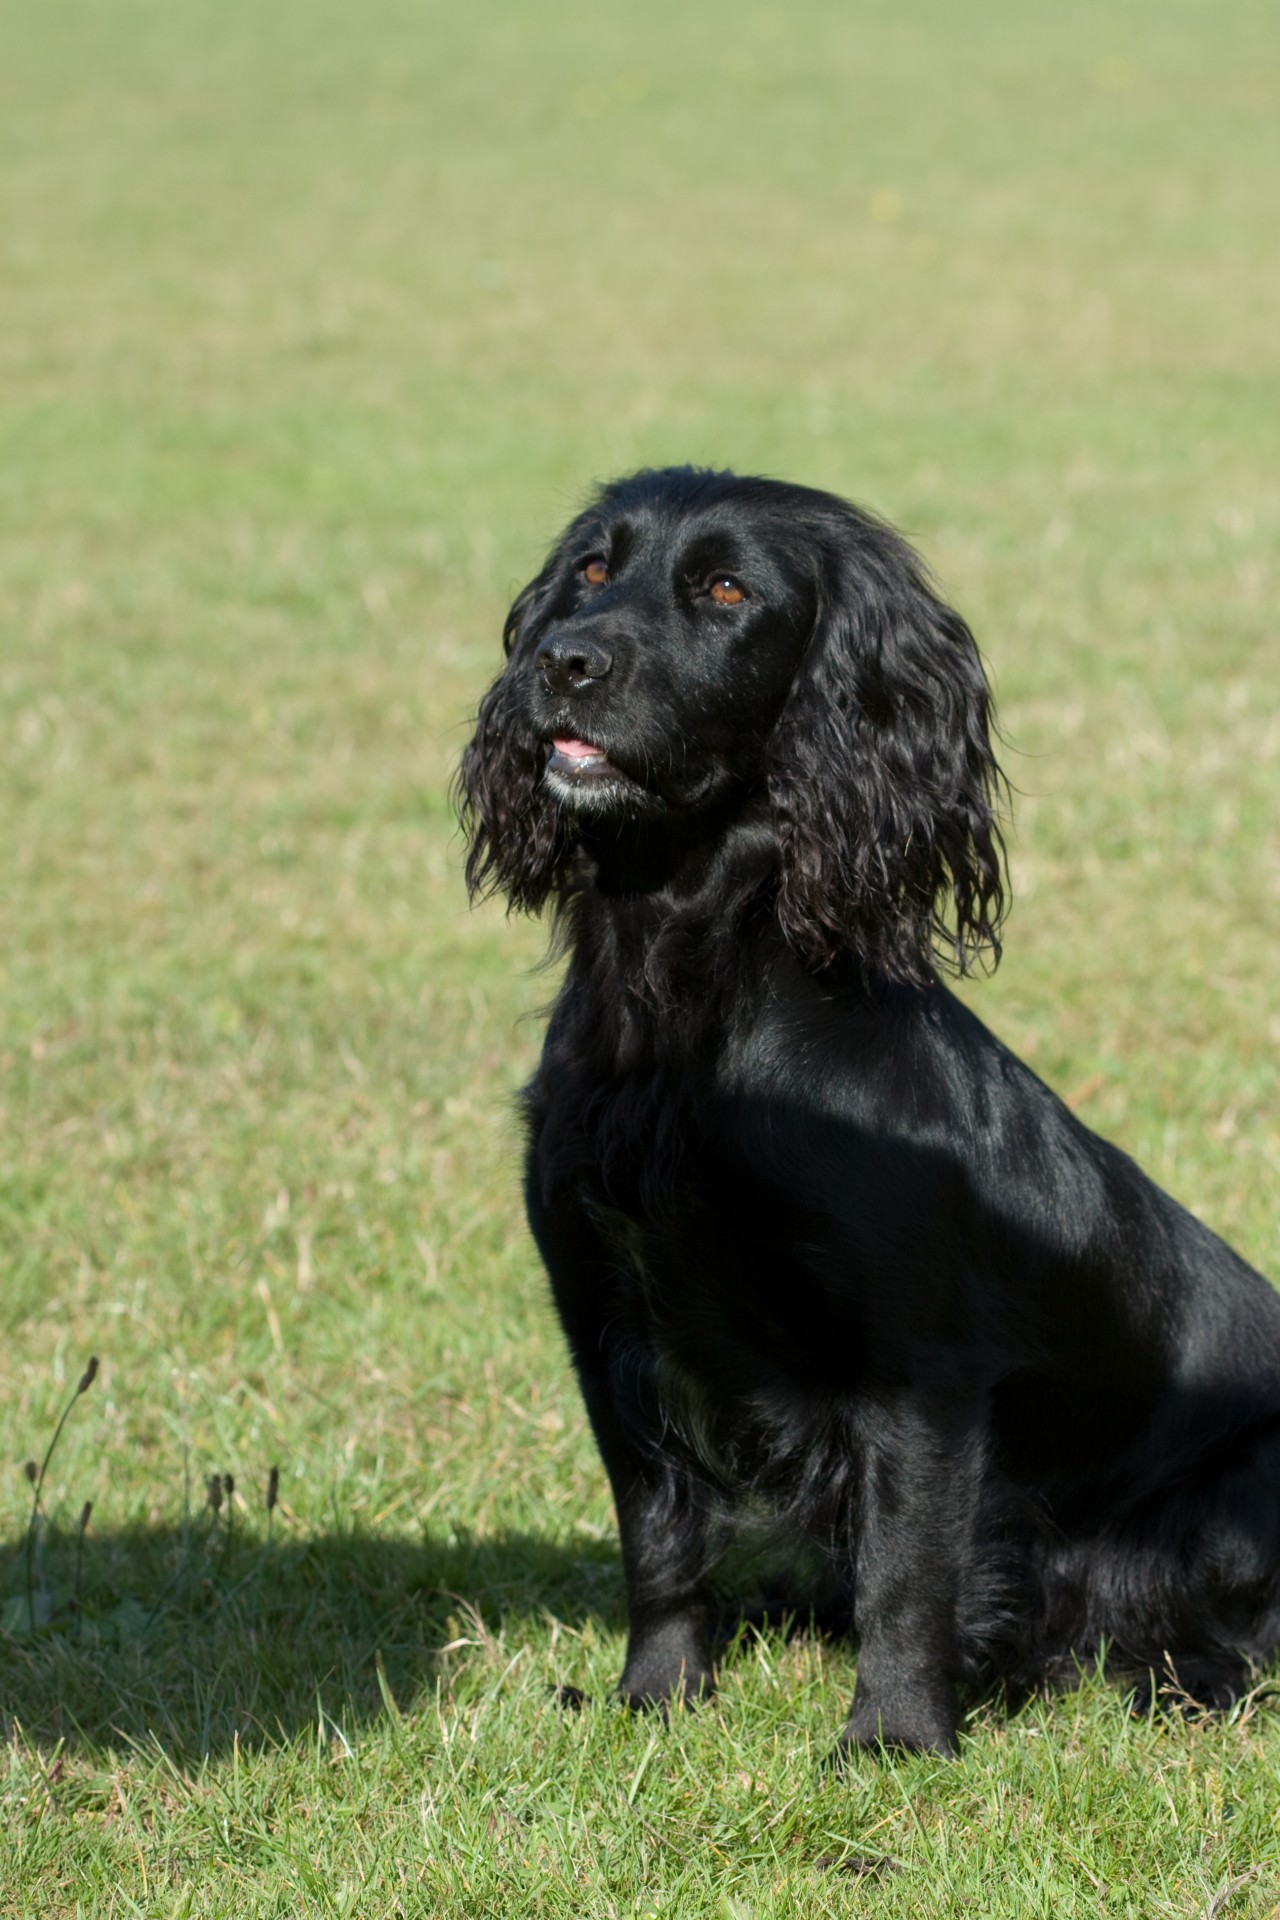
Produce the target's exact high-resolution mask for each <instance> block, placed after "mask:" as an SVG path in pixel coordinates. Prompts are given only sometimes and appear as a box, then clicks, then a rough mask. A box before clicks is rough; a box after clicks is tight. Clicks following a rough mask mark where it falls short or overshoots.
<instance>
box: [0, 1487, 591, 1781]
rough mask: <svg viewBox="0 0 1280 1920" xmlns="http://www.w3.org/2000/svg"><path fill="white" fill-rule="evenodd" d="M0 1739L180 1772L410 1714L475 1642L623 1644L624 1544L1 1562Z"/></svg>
mask: <svg viewBox="0 0 1280 1920" xmlns="http://www.w3.org/2000/svg"><path fill="white" fill-rule="evenodd" d="M0 1577H2V1580H3V1585H2V1588H0V1723H2V1724H5V1725H6V1727H7V1729H8V1730H12V1729H14V1728H15V1727H16V1728H18V1729H20V1730H21V1733H22V1734H23V1735H24V1736H25V1737H26V1738H27V1739H30V1740H35V1741H37V1742H39V1743H40V1744H41V1745H42V1746H47V1745H48V1744H49V1743H52V1742H55V1741H58V1740H62V1741H65V1742H67V1743H68V1744H69V1745H71V1746H73V1747H74V1746H82V1745H83V1746H88V1747H93V1748H99V1749H100V1748H102V1747H104V1746H117V1747H118V1746H120V1745H121V1744H129V1743H152V1742H154V1741H158V1742H159V1743H160V1745H161V1746H163V1748H164V1749H165V1751H166V1752H168V1753H169V1754H170V1755H171V1756H172V1757H173V1758H175V1759H181V1760H190V1759H194V1758H198V1757H200V1756H202V1755H205V1754H217V1753H218V1752H221V1751H225V1750H227V1749H229V1748H230V1746H231V1745H232V1743H233V1741H238V1742H239V1744H240V1745H241V1747H245V1746H246V1745H254V1744H259V1743H270V1742H272V1741H276V1740H279V1739H280V1738H282V1737H286V1738H287V1737H290V1736H292V1735H295V1734H297V1733H299V1732H300V1731H301V1730H302V1729H303V1728H304V1727H312V1728H314V1727H316V1726H317V1725H323V1724H324V1723H325V1721H326V1720H327V1721H328V1723H329V1725H330V1726H331V1728H333V1729H334V1730H336V1733H337V1736H338V1737H340V1735H341V1733H342V1732H345V1731H350V1730H351V1729H352V1728H353V1727H354V1726H355V1725H356V1724H358V1723H359V1721H361V1720H362V1719H366V1718H369V1717H371V1716H375V1715H377V1714H380V1713H385V1712H387V1711H388V1699H387V1696H388V1694H389V1695H390V1698H391V1701H392V1702H394V1703H397V1704H398V1705H400V1706H402V1707H404V1708H405V1709H408V1708H410V1707H411V1706H412V1705H413V1704H415V1703H417V1702H420V1701H421V1700H422V1699H423V1697H424V1694H428V1693H430V1691H431V1690H432V1689H433V1687H434V1685H435V1682H436V1679H437V1677H438V1676H439V1675H440V1674H441V1673H442V1672H447V1663H448V1662H449V1661H450V1660H453V1661H455V1662H456V1661H457V1659H458V1657H459V1654H460V1652H461V1650H462V1649H464V1648H465V1646H466V1645H467V1643H468V1642H471V1643H477V1642H484V1641H485V1640H486V1639H488V1640H490V1641H496V1640H501V1639H502V1638H503V1637H507V1638H510V1639H512V1640H515V1639H516V1638H517V1637H518V1635H519V1634H520V1633H521V1632H522V1630H523V1624H524V1623H525V1622H527V1621H530V1620H533V1621H540V1620H549V1619H555V1620H558V1621H560V1622H561V1623H562V1624H563V1625H564V1626H567V1627H570V1628H572V1629H575V1630H579V1629H581V1628H582V1627H584V1626H585V1625H586V1623H587V1622H589V1621H590V1622H594V1623H595V1624H596V1625H597V1626H599V1627H600V1628H601V1629H602V1630H607V1631H614V1630H617V1629H619V1628H620V1627H621V1626H622V1625H623V1624H624V1621H625V1607H624V1595H623V1585H622V1572H621V1566H620V1563H619V1557H618V1551H617V1547H616V1545H615V1544H614V1543H613V1542H611V1541H608V1540H605V1541H595V1540H590V1539H579V1538H576V1537H575V1538H571V1539H569V1540H566V1541H563V1542H555V1541H550V1540H545V1539H540V1538H536V1537H534V1536H532V1535H529V1534H521V1533H506V1534H497V1535H493V1536H489V1537H485V1538H476V1539H468V1538H466V1537H465V1536H462V1537H457V1536H455V1537H452V1538H449V1539H447V1540H445V1539H433V1538H431V1537H430V1536H429V1535H428V1536H426V1537H418V1538H399V1537H396V1536H392V1535H384V1534H376V1533H371V1534H356V1533H352V1532H346V1531H336V1532H333V1533H330V1534H321V1535H316V1536H311V1537H308V1538H306V1539H304V1540H299V1539H297V1538H296V1537H292V1538H291V1537H290V1536H289V1534H288V1533H286V1532H284V1531H280V1532H277V1534H276V1535H275V1537H274V1538H266V1539H263V1538H262V1537H261V1536H257V1537H254V1536H250V1535H248V1534H242V1533H241V1532H240V1531H239V1530H238V1528H237V1526H236V1522H235V1519H234V1518H233V1517H229V1516H228V1515H227V1514H226V1512H225V1511H224V1513H223V1514H222V1515H221V1516H210V1515H208V1514H205V1515H203V1516H201V1517H200V1519H199V1520H197V1521H196V1522H193V1523H192V1524H191V1525H189V1526H187V1527H138V1528H133V1529H125V1530H121V1531H118V1532H113V1533H104V1534H97V1533H93V1532H91V1533H90V1534H89V1535H88V1536H87V1537H86V1538H85V1539H84V1540H83V1541H79V1540H77V1539H76V1538H75V1537H74V1536H71V1535H58V1534H53V1535H50V1536H48V1537H46V1538H45V1539H44V1540H43V1541H42V1542H41V1543H40V1552H39V1555H38V1559H37V1560H36V1561H35V1563H34V1564H33V1556H31V1555H30V1554H29V1553H28V1550H27V1545H26V1543H25V1542H24V1541H23V1540H21V1539H19V1540H16V1541H13V1540H11V1541H10V1542H8V1543H7V1546H6V1547H3V1548H0Z"/></svg>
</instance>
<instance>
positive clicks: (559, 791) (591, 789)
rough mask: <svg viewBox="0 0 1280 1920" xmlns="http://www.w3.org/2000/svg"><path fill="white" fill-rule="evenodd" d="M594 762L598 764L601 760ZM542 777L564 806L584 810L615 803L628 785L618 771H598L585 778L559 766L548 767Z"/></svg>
mask: <svg viewBox="0 0 1280 1920" xmlns="http://www.w3.org/2000/svg"><path fill="white" fill-rule="evenodd" d="M602 758H603V756H602ZM592 764H595V765H598V764H599V762H594V763H592ZM542 777H543V780H544V782H545V783H546V785H547V787H548V788H549V789H550V791H551V792H552V793H553V794H554V795H555V797H556V799H557V800H558V801H559V802H560V803H561V805H562V806H570V807H579V808H582V809H583V810H584V811H587V810H592V809H595V808H599V807H610V806H613V805H615V804H616V802H617V800H618V799H619V797H620V796H621V795H622V794H623V793H624V791H625V790H626V787H627V785H628V782H627V781H626V780H625V778H624V777H623V775H622V774H620V773H616V772H614V773H612V774H611V775H610V774H605V773H596V774H594V775H591V776H589V777H588V778H587V779H585V780H583V779H581V778H580V777H579V776H578V775H577V774H574V773H561V771H560V769H559V768H558V767H548V768H547V770H546V772H545V773H544V774H543V776H542Z"/></svg>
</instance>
